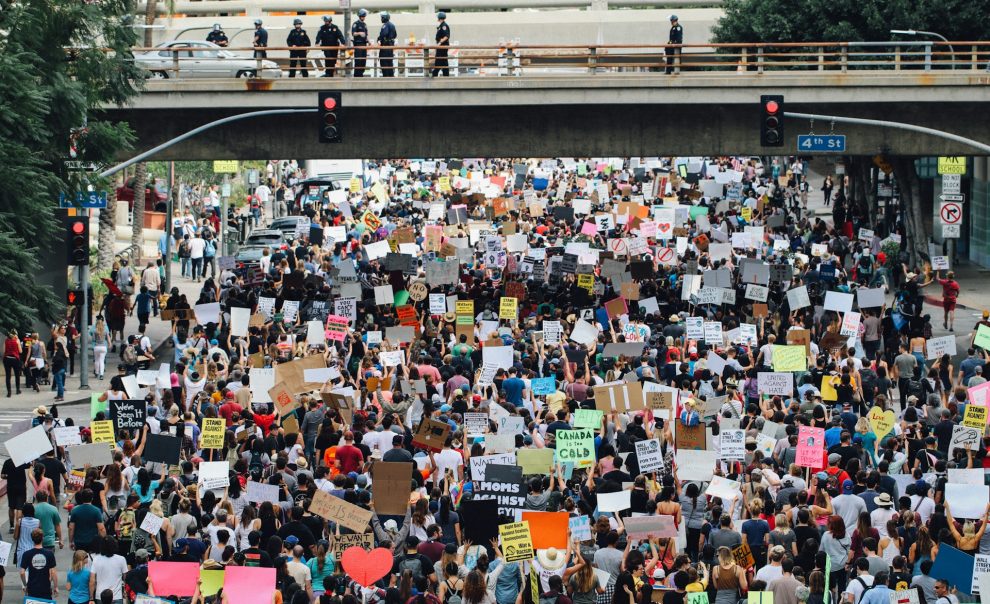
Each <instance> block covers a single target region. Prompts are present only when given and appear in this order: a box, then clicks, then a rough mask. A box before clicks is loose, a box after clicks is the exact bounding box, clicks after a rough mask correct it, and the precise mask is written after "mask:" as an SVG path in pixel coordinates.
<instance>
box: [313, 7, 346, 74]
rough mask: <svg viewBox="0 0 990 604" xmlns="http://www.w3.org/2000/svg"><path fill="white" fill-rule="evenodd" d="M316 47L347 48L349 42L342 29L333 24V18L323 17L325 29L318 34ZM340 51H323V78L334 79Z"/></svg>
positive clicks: (322, 28) (321, 29)
mask: <svg viewBox="0 0 990 604" xmlns="http://www.w3.org/2000/svg"><path fill="white" fill-rule="evenodd" d="M316 45H317V46H346V45H347V41H346V40H345V39H344V32H342V31H340V28H339V27H337V26H336V25H334V24H333V18H332V17H329V16H327V17H323V27H321V28H320V31H318V32H316ZM338 52H339V51H338V50H337V49H336V48H334V49H333V50H329V49H324V50H323V57H324V60H323V76H322V77H324V78H332V77H333V74H334V72H335V68H336V67H337V53H338Z"/></svg>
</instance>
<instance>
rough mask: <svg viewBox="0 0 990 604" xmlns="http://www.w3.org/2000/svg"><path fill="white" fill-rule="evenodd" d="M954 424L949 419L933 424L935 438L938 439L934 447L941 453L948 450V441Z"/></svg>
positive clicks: (950, 438)
mask: <svg viewBox="0 0 990 604" xmlns="http://www.w3.org/2000/svg"><path fill="white" fill-rule="evenodd" d="M953 426H955V424H954V423H952V421H951V420H947V419H945V420H942V421H940V422H939V423H937V424H935V430H934V432H935V438H937V439H938V444H937V445H936V447H937V448H938V450H939V451H941V452H942V453H948V452H949V441H950V440H952V427H953Z"/></svg>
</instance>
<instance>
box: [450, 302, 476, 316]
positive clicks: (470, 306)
mask: <svg viewBox="0 0 990 604" xmlns="http://www.w3.org/2000/svg"><path fill="white" fill-rule="evenodd" d="M454 312H456V313H457V314H459V315H472V316H473V315H474V300H458V301H457V303H456V304H454Z"/></svg>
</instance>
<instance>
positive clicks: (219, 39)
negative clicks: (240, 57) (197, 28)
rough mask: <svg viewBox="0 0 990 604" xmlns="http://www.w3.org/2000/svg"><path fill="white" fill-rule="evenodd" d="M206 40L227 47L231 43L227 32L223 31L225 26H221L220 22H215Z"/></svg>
mask: <svg viewBox="0 0 990 604" xmlns="http://www.w3.org/2000/svg"><path fill="white" fill-rule="evenodd" d="M206 41H207V42H212V43H213V44H216V45H217V46H223V47H226V46H227V44H228V43H229V40H227V33H226V32H224V31H223V28H222V27H220V24H219V23H214V24H213V29H212V30H210V33H208V34H207V35H206Z"/></svg>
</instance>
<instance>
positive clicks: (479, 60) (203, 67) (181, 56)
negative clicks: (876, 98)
mask: <svg viewBox="0 0 990 604" xmlns="http://www.w3.org/2000/svg"><path fill="white" fill-rule="evenodd" d="M438 51H440V53H441V54H442V53H443V52H444V51H446V52H447V57H446V58H443V57H437V53H438ZM290 52H293V53H302V54H303V56H298V55H297V56H296V57H290ZM327 53H335V54H336V55H337V58H336V61H335V63H334V64H333V67H332V68H333V69H335V72H334V73H335V75H337V76H342V77H350V76H361V75H363V76H364V77H379V76H382V75H385V74H388V73H390V75H395V76H399V77H430V76H431V71H432V70H433V69H434V68H438V67H439V68H440V69H444V68H445V67H446V68H447V69H448V70H449V72H450V75H452V76H457V77H470V76H494V77H508V76H522V75H553V74H561V75H574V74H588V75H594V74H613V73H635V72H660V71H663V72H666V73H672V74H701V75H706V74H708V75H711V74H715V73H719V74H726V73H756V74H762V73H768V72H774V73H800V72H828V73H850V72H852V73H855V72H877V71H883V72H895V73H896V72H903V73H905V74H910V73H916V72H919V71H924V72H932V71H938V72H940V73H948V72H953V71H968V72H975V71H990V42H939V41H923V42H843V43H778V44H683V45H663V44H653V45H649V44H645V45H644V44H636V45H633V44H627V45H626V44H610V45H590V46H589V45H524V44H520V45H500V46H446V47H442V46H429V45H427V46H424V45H418V44H413V45H400V46H389V47H382V46H366V47H357V48H355V47H315V46H314V47H307V48H301V47H295V48H290V47H285V46H270V47H267V48H264V49H255V48H251V47H236V48H225V49H223V50H221V51H217V50H214V49H205V48H203V47H195V46H183V47H175V46H173V47H169V48H163V47H156V48H135V49H134V56H135V59H134V60H135V61H137V62H138V63H139V64H140V65H142V66H143V67H145V68H146V69H148V70H149V71H150V72H151V73H152V75H153V76H154V77H159V78H176V77H178V78H207V77H224V76H228V77H229V76H237V77H248V78H255V79H272V78H276V77H283V76H285V75H291V70H293V69H297V70H302V69H305V70H306V71H307V72H308V73H309V74H310V75H319V74H320V73H323V72H324V71H325V70H327V69H331V65H330V64H329V62H328V59H327V58H325V57H324V55H325V54H327ZM362 54H363V56H362ZM329 60H332V59H329ZM287 71H288V72H289V74H286V73H285V72H287Z"/></svg>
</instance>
